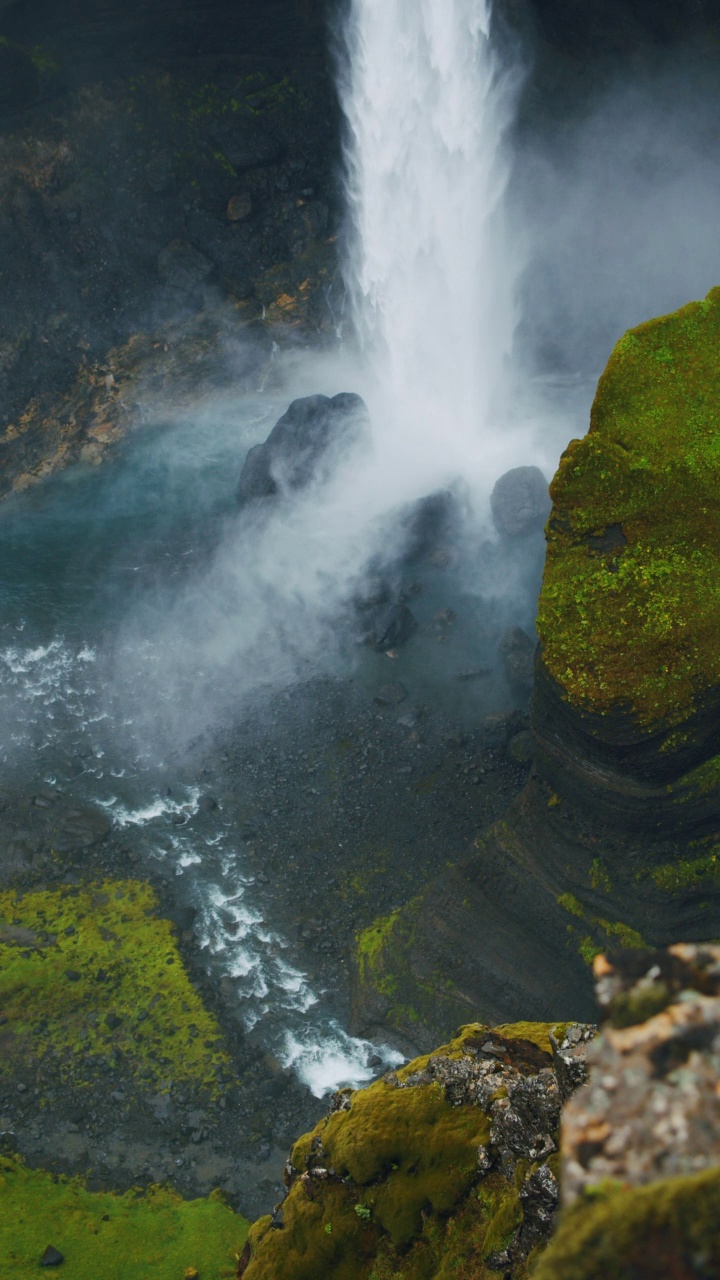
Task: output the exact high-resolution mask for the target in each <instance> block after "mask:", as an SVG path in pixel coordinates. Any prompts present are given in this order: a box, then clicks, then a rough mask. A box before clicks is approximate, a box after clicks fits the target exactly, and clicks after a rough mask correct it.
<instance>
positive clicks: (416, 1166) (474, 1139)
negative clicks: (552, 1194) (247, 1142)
mask: <svg viewBox="0 0 720 1280" xmlns="http://www.w3.org/2000/svg"><path fill="white" fill-rule="evenodd" d="M552 1029H553V1026H552V1024H549V1023H528V1022H519V1023H510V1024H507V1025H505V1026H502V1027H495V1028H492V1029H491V1028H489V1027H486V1026H484V1025H483V1024H480V1023H469V1024H467V1025H466V1026H463V1027H461V1028H460V1030H459V1031H458V1033H457V1035H456V1036H455V1037H454V1038H453V1040H451V1041H450V1043H449V1044H447V1045H444V1046H442V1047H441V1048H439V1049H436V1050H435V1051H434V1053H432V1054H426V1055H424V1056H422V1057H419V1058H416V1059H415V1060H414V1061H413V1062H411V1063H409V1064H408V1065H407V1066H406V1067H403V1068H402V1069H401V1070H400V1071H398V1072H397V1079H398V1080H399V1081H400V1082H401V1083H404V1082H406V1081H408V1080H409V1079H411V1078H412V1077H415V1076H416V1075H417V1074H418V1073H420V1072H423V1071H424V1070H425V1068H426V1067H427V1066H428V1063H429V1062H430V1059H431V1058H435V1057H442V1058H459V1057H463V1056H465V1055H466V1054H467V1053H468V1052H469V1049H468V1048H467V1047H466V1046H467V1042H468V1041H469V1040H470V1041H476V1040H477V1039H478V1037H479V1036H484V1035H487V1034H490V1035H496V1036H503V1037H504V1038H505V1039H506V1040H513V1039H515V1040H522V1041H529V1042H530V1043H531V1044H533V1045H536V1046H538V1047H539V1048H540V1049H542V1050H543V1051H544V1052H546V1053H548V1054H549V1053H550V1047H551V1046H550V1040H549V1032H550V1031H551V1030H552ZM556 1030H557V1032H558V1033H559V1034H560V1035H562V1033H563V1031H564V1026H559V1027H557V1028H556ZM347 1097H348V1100H349V1101H350V1108H349V1109H345V1110H342V1111H336V1112H334V1113H333V1114H332V1115H331V1116H329V1117H328V1118H327V1119H326V1120H323V1121H321V1123H320V1124H318V1125H317V1127H316V1128H315V1129H314V1130H313V1131H312V1132H311V1133H309V1134H306V1135H305V1136H304V1137H303V1138H301V1139H300V1140H299V1142H297V1143H296V1145H295V1147H294V1149H293V1153H292V1164H293V1166H294V1168H295V1169H296V1171H297V1172H298V1173H301V1174H302V1173H304V1172H305V1170H306V1169H308V1168H310V1167H312V1165H313V1163H314V1161H313V1155H314V1153H315V1152H318V1151H319V1150H320V1145H321V1147H322V1164H323V1165H325V1166H328V1167H332V1169H333V1170H334V1177H333V1178H328V1179H321V1178H314V1179H312V1183H311V1188H310V1194H308V1191H307V1190H306V1188H305V1186H304V1184H303V1183H302V1181H301V1180H300V1179H297V1180H296V1181H295V1182H294V1183H293V1185H292V1187H291V1190H290V1193H289V1196H288V1199H287V1200H286V1202H285V1206H284V1223H285V1226H284V1229H283V1230H282V1231H275V1230H271V1229H270V1219H269V1218H265V1219H262V1220H261V1221H260V1222H259V1223H256V1225H255V1226H254V1227H253V1228H252V1230H251V1233H250V1241H251V1246H252V1258H251V1262H250V1265H249V1267H248V1269H247V1271H246V1273H245V1274H246V1280H278V1278H279V1277H281V1276H282V1277H285V1276H287V1277H288V1278H289V1277H292V1280H318V1278H319V1277H322V1280H492V1278H493V1277H495V1276H497V1271H494V1270H493V1269H492V1267H491V1266H490V1265H489V1263H490V1262H491V1261H492V1258H491V1255H492V1254H493V1253H495V1252H497V1251H499V1250H502V1249H503V1248H504V1247H505V1246H506V1245H507V1244H508V1243H509V1241H510V1240H511V1239H512V1238H513V1236H514V1235H515V1233H516V1230H517V1228H518V1226H519V1225H520V1223H521V1221H522V1206H521V1201H520V1194H519V1193H520V1190H521V1187H522V1183H523V1179H524V1177H525V1174H526V1173H527V1172H528V1169H529V1167H530V1166H529V1165H528V1163H527V1162H524V1161H520V1162H519V1163H518V1165H517V1168H516V1170H515V1174H514V1176H513V1178H512V1179H508V1178H506V1177H504V1176H503V1175H501V1174H500V1173H499V1172H498V1171H493V1172H492V1173H490V1174H488V1175H485V1176H483V1175H480V1174H479V1173H478V1167H477V1164H478V1162H477V1148H478V1146H479V1145H481V1144H482V1145H485V1144H486V1143H487V1142H488V1141H489V1131H490V1120H489V1117H488V1115H487V1114H486V1113H485V1112H484V1111H483V1110H482V1109H481V1108H480V1107H478V1106H475V1105H472V1104H460V1105H455V1106H453V1105H451V1104H450V1103H449V1102H448V1101H447V1100H446V1098H445V1093H444V1090H443V1089H442V1088H441V1087H440V1086H439V1085H438V1084H435V1083H430V1084H420V1085H418V1084H415V1085H412V1084H410V1085H408V1084H405V1087H403V1088H398V1087H397V1085H396V1084H393V1083H392V1082H391V1081H386V1080H380V1081H378V1082H376V1083H375V1084H373V1085H370V1086H369V1087H368V1088H365V1089H362V1090H358V1091H357V1092H352V1091H347ZM506 1270H507V1271H508V1272H509V1274H510V1275H511V1277H512V1280H524V1278H525V1276H526V1275H527V1269H526V1266H525V1263H524V1262H522V1261H520V1262H515V1263H511V1264H509V1265H508V1267H507V1268H506Z"/></svg>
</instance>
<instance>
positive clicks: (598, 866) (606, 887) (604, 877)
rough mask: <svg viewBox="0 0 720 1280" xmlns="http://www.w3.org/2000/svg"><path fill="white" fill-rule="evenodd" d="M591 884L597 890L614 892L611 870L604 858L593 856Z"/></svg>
mask: <svg viewBox="0 0 720 1280" xmlns="http://www.w3.org/2000/svg"><path fill="white" fill-rule="evenodd" d="M590 886H591V888H593V889H595V890H596V891H598V890H600V891H601V892H602V893H612V881H611V879H610V872H609V871H608V869H607V865H606V863H605V862H604V861H603V859H602V858H593V863H592V867H591V868H590Z"/></svg>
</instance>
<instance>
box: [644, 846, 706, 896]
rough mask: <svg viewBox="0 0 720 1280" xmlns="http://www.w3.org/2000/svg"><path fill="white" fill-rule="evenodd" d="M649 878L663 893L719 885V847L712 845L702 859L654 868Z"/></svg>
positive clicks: (685, 859) (680, 861)
mask: <svg viewBox="0 0 720 1280" xmlns="http://www.w3.org/2000/svg"><path fill="white" fill-rule="evenodd" d="M650 878H651V879H652V880H653V882H654V883H655V884H656V885H657V887H658V889H662V890H663V892H664V893H678V892H681V891H682V890H684V889H702V888H705V887H706V886H707V885H710V884H713V885H720V845H717V844H716V845H713V846H712V848H711V849H710V852H709V853H707V854H704V855H703V856H702V857H698V858H684V859H680V860H679V861H678V862H669V863H666V864H665V865H664V866H662V867H656V868H655V869H654V870H653V871H651V873H650Z"/></svg>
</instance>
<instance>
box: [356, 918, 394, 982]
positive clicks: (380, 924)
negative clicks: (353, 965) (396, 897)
mask: <svg viewBox="0 0 720 1280" xmlns="http://www.w3.org/2000/svg"><path fill="white" fill-rule="evenodd" d="M399 915H400V910H399V909H398V910H397V911H393V913H392V915H389V916H380V917H379V918H378V919H377V920H374V921H373V923H372V924H371V925H370V926H369V927H368V928H367V929H363V931H362V933H359V934H358V936H357V941H356V956H357V959H358V965H359V968H360V974H361V977H362V978H363V979H365V978H366V977H368V976H369V974H368V971H370V972H371V973H375V972H376V971H377V968H378V965H379V962H380V957H381V955H382V952H383V948H384V947H385V944H386V943H387V942H388V940H389V939H390V938H391V936H392V932H393V930H394V928H395V925H396V924H397V921H398V917H399Z"/></svg>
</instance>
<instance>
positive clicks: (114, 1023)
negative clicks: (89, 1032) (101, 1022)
mask: <svg viewBox="0 0 720 1280" xmlns="http://www.w3.org/2000/svg"><path fill="white" fill-rule="evenodd" d="M121 1024H122V1018H119V1017H118V1015H117V1014H116V1013H109V1014H108V1015H107V1017H106V1018H105V1025H106V1027H108V1028H109V1030H110V1031H117V1028H118V1027H119V1026H121Z"/></svg>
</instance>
